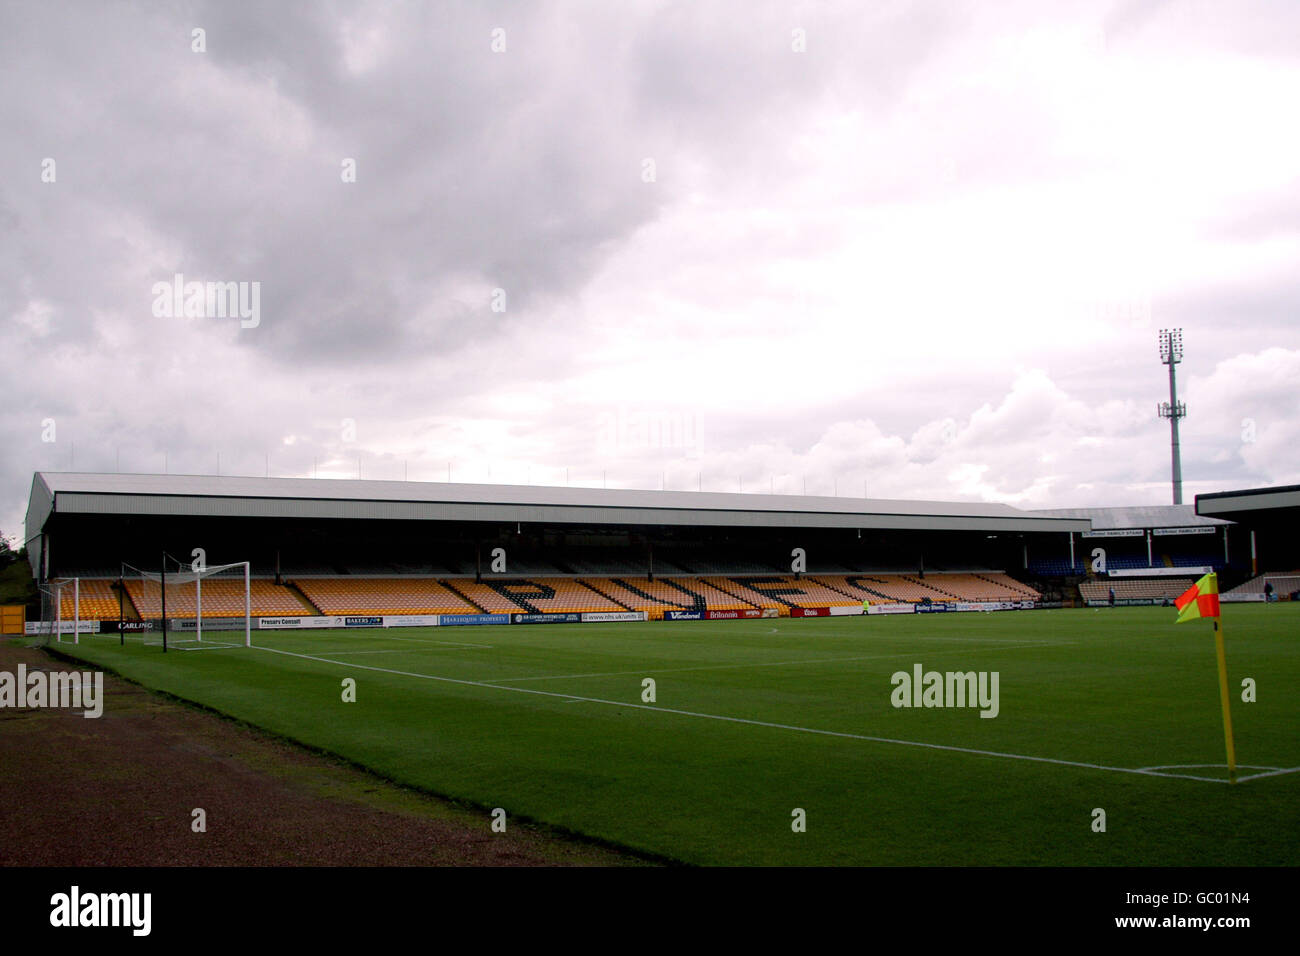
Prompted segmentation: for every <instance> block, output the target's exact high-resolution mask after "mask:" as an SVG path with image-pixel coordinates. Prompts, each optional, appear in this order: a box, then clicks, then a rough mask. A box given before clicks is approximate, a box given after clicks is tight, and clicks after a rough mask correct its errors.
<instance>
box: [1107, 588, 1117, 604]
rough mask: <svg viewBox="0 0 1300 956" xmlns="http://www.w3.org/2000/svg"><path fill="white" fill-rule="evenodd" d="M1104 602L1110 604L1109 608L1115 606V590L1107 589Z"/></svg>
mask: <svg viewBox="0 0 1300 956" xmlns="http://www.w3.org/2000/svg"><path fill="white" fill-rule="evenodd" d="M1106 600H1107V601H1109V602H1110V606H1111V607H1114V606H1115V589H1114V588H1108V589H1107V593H1106Z"/></svg>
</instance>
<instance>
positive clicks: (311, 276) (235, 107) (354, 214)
mask: <svg viewBox="0 0 1300 956" xmlns="http://www.w3.org/2000/svg"><path fill="white" fill-rule="evenodd" d="M1297 36H1300V5H1297V4H1295V3H1294V2H1290V0H1279V2H1273V3H1254V2H1240V3H1232V4H1226V3H1211V2H1208V0H1164V2H1160V0H1112V2H1093V3H1051V4H1044V3H1041V2H1036V0H1025V2H1019V3H1017V2H1009V3H997V4H989V3H978V2H972V3H963V2H952V0H942V2H940V0H922V2H914V0H872V2H870V3H866V2H848V3H840V2H833V0H818V2H792V3H779V2H772V3H761V2H749V0H738V2H721V0H702V2H689V3H688V2H681V3H673V2H643V3H618V4H609V3H598V2H589V3H580V2H572V3H524V2H508V3H506V2H503V3H486V2H473V3H470V2H466V3H452V2H440V3H434V2H430V3H416V2H410V3H399V2H387V3H373V4H372V3H305V2H304V3H282V4H261V3H228V2H212V3H203V2H194V3H179V4H168V5H161V4H159V5H150V4H141V5H137V4H126V3H90V2H83V3H71V4H67V3H58V2H35V0H33V2H25V3H24V2H5V3H3V4H0V237H2V241H0V343H2V346H3V348H2V354H3V356H4V371H5V384H6V389H5V392H6V396H7V400H6V401H5V402H3V403H2V405H0V449H3V450H2V451H0V529H3V531H5V532H6V533H9V534H11V535H12V534H17V533H19V532H20V530H21V527H20V526H21V523H22V514H23V512H24V510H25V505H26V499H27V494H28V490H29V487H30V483H31V475H32V472H33V471H35V470H40V469H48V470H78V471H114V470H121V471H134V472H152V473H160V472H163V471H164V469H166V470H167V471H169V472H171V473H191V474H215V473H217V471H218V469H220V471H221V473H223V474H245V475H262V474H267V473H269V474H271V475H277V476H312V475H318V476H320V477H348V478H351V477H356V476H357V474H358V472H359V473H360V474H361V476H362V477H364V478H385V479H403V478H409V479H410V480H429V481H445V480H447V478H448V474H449V473H450V476H451V478H452V480H457V481H490V482H509V483H520V484H526V483H532V484H564V483H565V482H566V481H567V482H569V483H571V484H574V485H591V486H595V487H599V486H601V485H602V483H603V484H607V485H608V486H609V487H634V488H658V487H660V486H661V485H663V486H666V487H668V488H674V489H692V488H699V487H702V488H703V489H704V490H706V491H708V490H714V491H735V490H738V489H743V490H745V491H761V492H768V491H772V490H775V491H777V492H791V493H799V494H802V493H805V492H806V493H808V494H839V495H854V496H860V495H863V494H864V493H866V494H868V495H870V496H872V497H929V498H941V499H953V500H971V501H1003V502H1008V503H1011V504H1016V505H1021V506H1025V507H1070V506H1088V505H1130V504H1142V503H1166V502H1168V501H1169V500H1170V490H1169V484H1168V481H1169V430H1168V424H1167V422H1164V421H1162V420H1160V419H1159V418H1158V417H1157V416H1156V404H1157V403H1158V402H1160V401H1162V400H1164V399H1167V397H1168V395H1167V380H1166V375H1165V369H1164V367H1163V366H1161V365H1160V362H1159V357H1158V353H1157V331H1158V330H1159V329H1161V328H1163V327H1167V326H1170V327H1181V328H1182V329H1183V330H1184V342H1185V348H1186V357H1185V359H1184V362H1183V364H1182V365H1181V366H1180V367H1179V372H1180V383H1179V384H1180V395H1179V397H1180V398H1181V399H1183V400H1185V401H1186V403H1187V406H1188V417H1187V418H1186V420H1185V421H1184V423H1183V470H1184V474H1185V477H1186V482H1185V494H1186V500H1188V501H1190V500H1191V496H1192V495H1194V494H1196V493H1198V492H1209V491H1218V490H1224V489H1229V488H1241V487H1250V486H1259V485H1266V484H1279V483H1295V482H1300V398H1298V397H1297V382H1300V269H1297V265H1300V179H1298V178H1297V177H1298V176H1300V124H1297V123H1296V122H1295V113H1296V104H1297V103H1298V102H1300V42H1297V40H1296V37H1297ZM178 275H179V276H181V277H182V279H181V280H180V281H182V282H183V283H237V284H244V285H242V286H240V287H239V288H242V290H243V291H244V293H245V294H246V295H247V296H248V299H247V300H246V304H247V305H248V308H247V309H246V314H245V317H244V318H242V319H241V318H240V317H238V316H236V317H229V316H220V315H217V314H215V311H216V310H215V308H211V309H209V310H208V311H207V312H204V314H201V315H197V316H196V315H190V316H187V315H185V314H184V313H185V311H186V310H185V308H184V307H182V309H181V314H169V313H171V312H173V311H174V309H173V306H174V305H175V302H174V299H173V296H172V295H171V294H170V293H168V294H161V293H160V291H159V290H160V288H162V287H169V286H171V285H172V284H173V283H174V282H176V281H177V280H176V278H175V277H176V276H178ZM159 284H162V285H161V286H160V285H159ZM198 288H199V290H200V292H206V287H205V286H199V287H198ZM214 288H216V287H215V286H214ZM220 288H221V289H222V290H225V289H226V288H227V287H226V286H221V287H220ZM230 288H235V287H230ZM254 291H256V294H257V298H256V300H254V299H253V298H252V296H253V293H254ZM182 295H183V303H182V305H183V306H184V304H185V302H184V300H185V299H188V298H189V293H188V290H186V289H185V288H184V287H183V288H182ZM189 301H190V302H192V303H193V304H194V305H195V307H196V310H198V311H203V310H202V308H199V307H206V306H207V303H206V299H204V298H203V296H202V295H200V296H199V297H197V298H193V299H190V300H189ZM214 301H215V300H214ZM254 302H256V305H257V308H256V309H253V308H252V306H253V303H254Z"/></svg>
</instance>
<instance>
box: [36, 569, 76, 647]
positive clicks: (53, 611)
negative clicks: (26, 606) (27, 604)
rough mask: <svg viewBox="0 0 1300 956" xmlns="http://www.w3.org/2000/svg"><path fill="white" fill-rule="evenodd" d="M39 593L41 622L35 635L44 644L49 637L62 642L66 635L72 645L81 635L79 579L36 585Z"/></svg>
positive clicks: (61, 579) (51, 580)
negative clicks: (38, 635)
mask: <svg viewBox="0 0 1300 956" xmlns="http://www.w3.org/2000/svg"><path fill="white" fill-rule="evenodd" d="M38 587H39V589H40V593H41V619H40V622H39V623H38V624H37V633H38V634H40V635H41V636H42V637H43V638H44V639H45V640H44V641H42V643H48V642H49V640H50V638H53V639H54V640H55V641H56V642H58V643H62V642H63V639H64V636H65V635H66V636H67V638H68V640H70V641H71V642H72V643H73V644H78V643H80V636H81V580H80V579H79V578H51V579H50V580H48V581H46V582H44V583H43V584H40V585H38Z"/></svg>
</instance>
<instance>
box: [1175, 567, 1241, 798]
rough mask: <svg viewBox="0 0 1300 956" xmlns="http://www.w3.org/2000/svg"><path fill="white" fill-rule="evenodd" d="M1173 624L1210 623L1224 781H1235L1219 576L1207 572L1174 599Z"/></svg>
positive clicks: (1234, 750) (1235, 757) (1235, 761)
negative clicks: (1216, 669)
mask: <svg viewBox="0 0 1300 956" xmlns="http://www.w3.org/2000/svg"><path fill="white" fill-rule="evenodd" d="M1174 604H1175V605H1176V606H1177V607H1178V620H1177V621H1175V622H1174V623H1175V624H1182V623H1183V622H1184V621H1191V620H1194V619H1195V618H1198V617H1208V618H1211V619H1213V621H1214V650H1215V654H1216V656H1217V657H1218V659H1219V706H1220V707H1221V708H1222V709H1223V744H1224V749H1225V750H1226V751H1227V755H1228V782H1229V783H1236V782H1237V748H1236V746H1235V745H1234V743H1233V740H1232V711H1231V710H1230V709H1229V706H1228V701H1229V696H1228V661H1227V658H1226V656H1225V655H1224V653H1223V625H1222V621H1220V619H1219V576H1218V575H1217V574H1215V573H1214V572H1213V571H1211V572H1210V573H1209V574H1207V575H1205V577H1203V578H1201V580H1199V581H1197V582H1196V583H1195V584H1193V585H1192V586H1191V587H1190V588H1188V589H1187V590H1186V591H1184V592H1183V593H1182V594H1180V595H1179V596H1178V597H1177V598H1175V599H1174Z"/></svg>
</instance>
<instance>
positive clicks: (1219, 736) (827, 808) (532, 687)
mask: <svg viewBox="0 0 1300 956" xmlns="http://www.w3.org/2000/svg"><path fill="white" fill-rule="evenodd" d="M1226 613H1227V620H1226V627H1227V629H1226V635H1227V642H1228V665H1229V674H1230V684H1231V687H1232V690H1233V711H1232V714H1233V720H1234V724H1235V729H1236V740H1237V754H1238V760H1239V761H1240V762H1241V763H1242V764H1243V765H1247V764H1248V765H1258V766H1263V767H1269V768H1294V767H1300V698H1298V697H1297V694H1296V690H1297V688H1300V641H1297V634H1298V633H1300V604H1282V605H1275V606H1269V607H1263V606H1248V605H1230V606H1227V607H1226ZM1173 617H1174V613H1173V612H1172V610H1170V609H1163V608H1121V609H1104V610H1099V611H1094V610H1058V611H1033V612H1014V613H997V614H947V615H942V614H933V615H914V616H906V617H903V616H897V617H886V616H881V617H871V618H861V617H853V618H829V619H827V618H822V619H810V620H789V619H781V620H762V621H736V622H716V623H715V622H710V623H685V622H675V623H663V624H658V623H647V624H618V625H596V624H585V625H577V626H567V625H532V626H520V625H515V626H509V627H460V628H425V629H415V628H411V629H400V630H398V629H395V630H388V631H380V630H365V631H350V632H344V631H314V632H309V633H294V632H285V631H271V632H265V631H264V632H260V633H256V634H255V635H254V640H255V642H258V643H261V644H262V645H264V646H265V647H268V648H274V649H277V650H281V651H287V652H291V653H292V654H307V655H312V656H316V657H322V658H328V659H329V661H328V662H325V661H314V660H308V659H305V658H303V657H296V656H290V654H280V653H273V652H271V651H269V650H265V649H252V650H248V649H242V648H240V649H230V650H214V651H207V652H202V653H179V652H172V653H168V654H166V655H163V654H162V652H161V650H160V649H159V648H157V647H144V646H142V645H139V644H135V645H133V644H131V643H128V645H127V647H126V648H121V647H119V646H118V643H117V639H116V637H114V638H111V639H110V638H106V637H105V638H90V639H86V638H83V639H82V643H81V644H80V645H79V646H78V647H75V648H74V647H73V646H72V645H69V644H62V645H60V648H61V649H62V650H64V651H68V652H72V653H75V654H78V655H80V656H81V657H83V658H84V659H86V660H87V661H91V662H95V663H98V664H102V665H103V666H105V667H109V668H111V669H113V670H116V671H117V672H119V673H121V674H123V675H124V676H126V677H128V678H130V679H132V680H135V681H138V682H140V683H141V684H144V685H145V686H148V687H151V688H157V689H160V690H165V691H168V692H170V693H172V694H175V695H177V696H180V697H183V698H185V699H188V700H191V701H195V702H197V703H200V704H203V705H206V706H208V707H211V708H215V709H216V710H219V711H221V712H223V713H225V714H229V715H231V716H233V717H237V718H240V719H242V720H245V721H249V722H251V723H253V724H256V725H258V726H260V727H263V728H266V729H267V730H269V731H272V732H274V733H277V734H281V735H283V736H285V737H289V738H292V739H294V740H297V741H301V742H302V743H304V744H307V745H310V746H312V747H317V748H322V749H324V750H327V751H330V752H333V753H336V754H338V755H340V756H343V757H345V758H347V759H350V760H352V761H355V762H357V763H359V764H362V765H364V766H366V767H369V768H371V769H373V770H375V771H377V772H378V773H380V774H383V775H385V776H387V777H390V778H392V779H393V780H395V781H399V782H401V783H404V784H409V785H413V786H416V787H420V788H423V789H426V790H429V791H432V792H435V793H438V794H443V795H446V796H450V797H453V798H457V799H462V800H468V801H472V802H473V803H476V804H479V805H481V806H483V807H485V808H491V807H504V808H505V809H506V810H507V812H508V813H509V814H511V815H512V816H516V815H517V816H523V817H527V818H530V819H533V820H537V821H543V822H545V823H548V824H552V825H556V826H560V827H564V828H567V829H570V830H572V831H576V832H580V833H583V834H586V835H589V836H592V837H596V838H600V839H603V840H607V841H612V842H614V843H617V844H620V845H624V846H627V847H632V848H635V849H637V850H640V851H645V852H650V853H654V854H659V855H663V856H666V857H671V858H673V859H677V860H682V861H687V862H691V863H703V864H816V865H820V864H866V865H898V864H909V865H913V864H919V865H930V864H938V865H964V864H982V865H1001V864H1029V865H1035V864H1061V865H1246V864H1251V865H1258V864H1264V865H1295V864H1296V863H1297V862H1300V836H1297V831H1296V827H1295V809H1296V807H1297V806H1298V805H1300V773H1292V774H1283V775H1275V776H1271V777H1265V778H1260V779H1255V780H1248V781H1246V782H1242V783H1239V784H1237V785H1236V786H1228V785H1226V784H1224V783H1220V782H1214V781H1206V780H1192V779H1182V778H1176V777H1167V776H1154V775H1149V774H1136V773H1126V772H1121V770H1120V769H1099V768H1127V769H1137V768H1148V767H1156V766H1162V767H1163V766H1170V765H1177V764H1191V765H1209V766H1206V767H1204V768H1202V769H1188V770H1183V771H1171V772H1182V773H1188V774H1191V775H1194V776H1207V777H1226V773H1225V771H1224V770H1223V769H1222V767H1223V764H1224V750H1223V731H1222V725H1221V719H1220V708H1219V694H1218V683H1217V672H1216V669H1215V656H1214V641H1213V632H1212V629H1211V626H1210V625H1209V624H1208V623H1204V622H1197V623H1191V624H1183V625H1178V626H1175V625H1174V624H1173ZM439 642H461V643H439ZM465 644H480V645H489V646H482V647H473V646H464V645H465ZM918 662H919V663H921V664H923V665H924V666H925V668H926V670H931V669H934V670H939V671H949V670H954V671H956V670H960V671H967V670H975V671H997V672H999V674H1000V698H1001V699H1000V707H1001V712H1000V714H999V716H998V717H997V718H996V719H983V718H980V716H979V712H978V710H976V709H896V708H894V707H893V706H892V705H891V703H890V694H891V691H892V690H893V688H892V686H891V684H890V676H891V674H893V673H894V672H895V671H898V670H906V671H910V670H911V668H912V665H913V664H914V663H918ZM365 668H382V669H386V671H402V672H408V673H401V674H395V673H387V672H386V671H385V670H373V669H365ZM414 674H419V675H433V676H437V677H442V678H448V679H449V680H429V679H422V678H420V677H415V676H410V675H414ZM346 677H352V678H354V679H355V680H356V682H357V700H356V702H355V703H344V702H342V700H341V681H342V680H343V678H346ZM644 677H652V678H654V679H655V680H656V682H657V688H656V690H657V700H656V702H655V703H654V704H643V703H642V700H641V694H642V678H644ZM1245 677H1251V678H1253V679H1254V680H1255V681H1256V682H1257V685H1258V701H1257V702H1256V703H1243V702H1242V700H1241V681H1242V679H1243V678H1245ZM455 681H464V682H468V683H455ZM485 682H493V683H491V684H487V685H485ZM511 688H514V689H511ZM520 688H522V689H527V690H529V691H544V692H546V693H545V694H541V693H522V692H520V691H519V690H518V689H520ZM567 695H573V696H567ZM577 698H587V700H581V699H577ZM671 711H683V712H688V713H673V712H671ZM705 715H710V716H705ZM714 717H729V718H739V719H741V720H745V721H756V722H759V723H741V722H736V721H729V720H719V719H713V718H714ZM763 724H783V725H788V726H787V727H772V726H764V725H763ZM797 728H804V729H797ZM810 730H819V731H832V732H836V733H839V734H848V735H856V736H830V735H826V734H819V733H812V732H809V731H810ZM861 737H877V738H890V739H893V740H895V741H912V742H921V743H929V744H940V745H945V746H947V747H953V748H966V749H967V750H981V751H995V752H998V753H1001V754H1007V755H1021V756H1033V757H1042V758H1051V759H1054V760H1060V761H1067V762H1069V763H1046V762H1035V761H1029V760H1023V759H1011V758H1010V757H1009V756H991V755H987V754H977V753H969V752H964V751H963V750H953V749H934V748H926V747H918V746H910V745H905V744H902V743H897V742H893V743H891V742H883V741H880V740H866V739H860V738H861ZM1073 764H1095V765H1098V767H1099V768H1094V767H1087V766H1075V765H1073ZM1216 768H1217V769H1216ZM1250 772H1251V771H1243V775H1246V774H1248V773H1250ZM794 808H802V809H804V810H805V811H806V814H807V832H805V833H795V832H792V829H791V813H792V810H793V809H794ZM1094 808H1101V809H1103V810H1105V812H1106V832H1104V833H1095V832H1093V829H1092V822H1093V810H1094ZM485 820H486V815H485Z"/></svg>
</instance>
